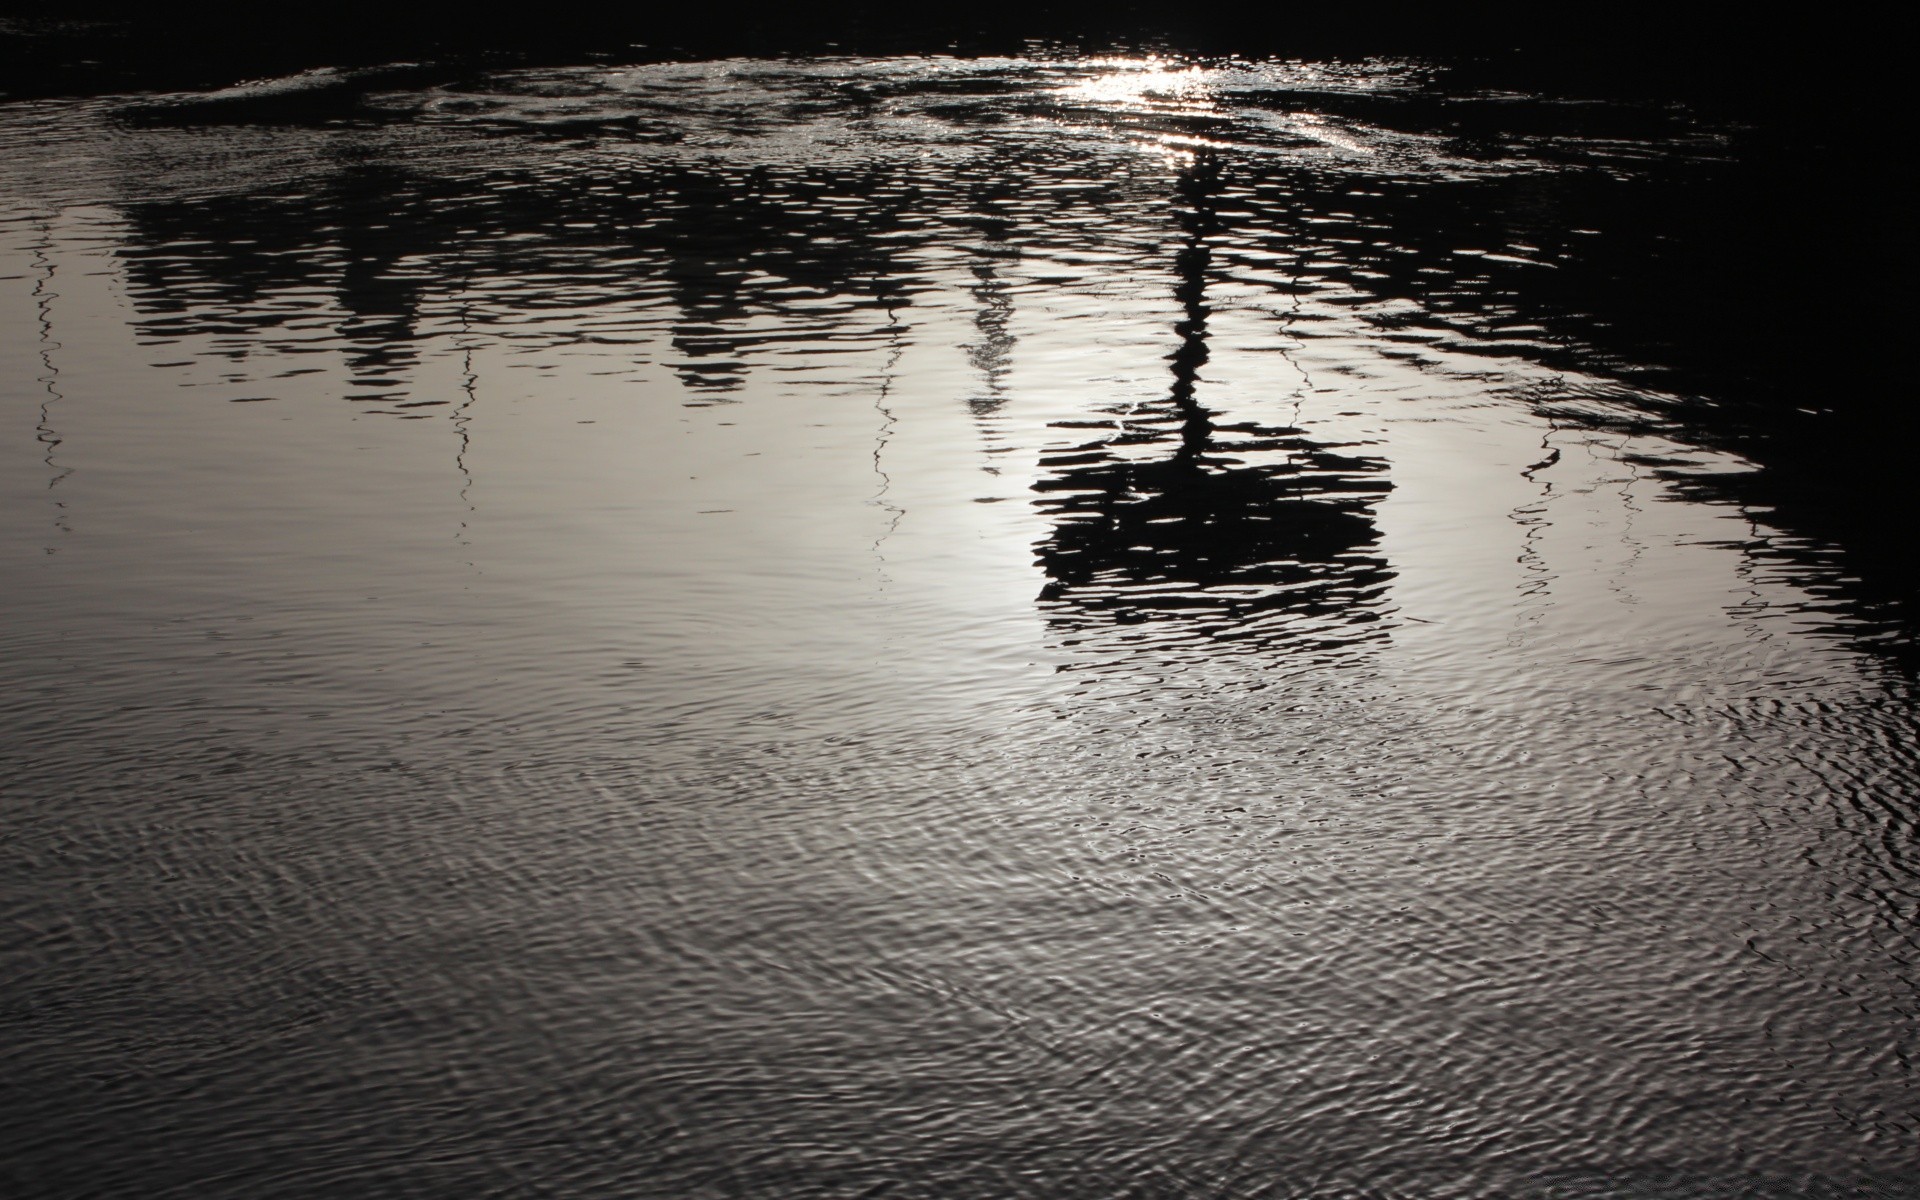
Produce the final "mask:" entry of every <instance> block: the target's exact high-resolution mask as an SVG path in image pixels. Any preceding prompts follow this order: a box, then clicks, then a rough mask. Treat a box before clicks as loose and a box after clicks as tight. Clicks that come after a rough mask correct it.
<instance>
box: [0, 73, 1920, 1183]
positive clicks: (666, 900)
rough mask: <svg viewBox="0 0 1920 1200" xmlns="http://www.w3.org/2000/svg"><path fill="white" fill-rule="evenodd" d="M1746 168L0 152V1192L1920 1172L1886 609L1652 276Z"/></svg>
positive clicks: (590, 142)
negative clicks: (1694, 206)
mask: <svg viewBox="0 0 1920 1200" xmlns="http://www.w3.org/2000/svg"><path fill="white" fill-rule="evenodd" d="M1747 136H1748V131H1745V130H1743V129H1742V127H1740V126H1739V125H1738V123H1737V122H1723V121H1719V120H1717V119H1712V118H1709V117H1706V116H1702V115H1699V114H1696V113H1694V112H1692V111H1690V110H1688V109H1686V108H1684V107H1681V106H1674V105H1657V104H1651V103H1641V104H1625V103H1618V104H1602V103H1588V102H1576V101H1575V100H1572V99H1568V98H1556V97H1552V96H1541V95H1531V94H1525V93H1511V92H1496V91H1487V90H1479V91H1454V92H1449V91H1447V90H1446V89H1445V85H1444V82H1443V81H1439V80H1438V77H1437V76H1435V75H1434V74H1433V73H1432V72H1431V71H1429V70H1428V69H1426V68H1425V67H1423V65H1422V64H1420V63H1415V62H1379V61H1376V62H1368V63H1361V64H1353V63H1348V64H1318V65H1316V64H1311V63H1289V62H1264V61H1187V60H1181V59H1174V58H1168V59H1153V58H1145V57H1115V58H1098V57H1087V56H1076V55H1068V54H1056V55H1048V54H1042V53H1036V54H1035V55H1034V56H1032V57H1026V58H1006V59H957V58H938V57H933V58H919V57H916V58H899V59H877V60H876V59H857V58H825V59H806V60H731V61H718V62H697V63H657V64H651V65H642V66H634V67H619V66H613V65H605V64H600V65H591V66H581V67H572V68H562V67H552V68H532V67H526V68H516V69H499V70H492V71H481V70H476V69H471V68H463V69H460V70H457V71H455V70H441V69H437V68H435V67H433V66H432V65H424V66H421V65H413V66H397V67H394V68H388V69H380V70H370V71H325V70H322V71H316V72H311V73H308V74H305V75H300V76H294V77H291V78H283V79H278V80H271V81H265V82H262V83H258V84H252V85H246V86H242V87H238V88H233V89H228V90H226V91H223V92H218V93H211V94H197V95H192V96H181V95H121V96H104V97H101V96H95V97H82V98H73V99H44V100H21V101H14V102H10V103H8V104H6V105H4V106H0V331H3V332H4V336H0V403H3V405H4V407H0V564H3V566H0V611H4V613H5V621H4V625H3V626H0V735H3V736H0V779H3V780H4V790H3V791H0V814H3V817H0V819H3V820H4V839H3V840H0V864H3V867H0V896H4V902H5V912H6V917H7V919H6V921H5V922H4V931H3V932H0V955H3V957H0V961H3V962H4V964H5V977H4V978H5V982H4V991H3V993H0V1001H4V1004H3V1006H0V1021H4V1028H5V1038H4V1042H3V1043H0V1067H3V1068H4V1071H3V1073H4V1077H5V1083H4V1085H0V1086H3V1087H4V1095H5V1100H4V1106H5V1116H6V1124H7V1137H6V1141H7V1149H6V1151H5V1152H4V1155H0V1181H4V1191H5V1194H6V1195H8V1196H10V1197H20V1198H22V1200H25V1198H28V1197H63V1198H64V1197H83V1196H85V1197H90V1196H102V1197H132V1196H140V1197H153V1198H158V1197H191V1198H195V1200H204V1198H214V1197H234V1198H242V1197H244V1198H246V1200H267V1198H271V1197H289V1198H304V1197H335V1196H339V1197H423V1198H439V1197H463V1198H464V1197H479V1196H502V1197H521V1196H526V1197H536V1196H550V1197H568V1198H570V1197H609V1198H625V1197H650V1198H651V1197H658V1198H661V1200H669V1198H671V1200H683V1198H684V1200H696V1198H699V1200H704V1198H712V1200H723V1198H725V1200H732V1198H753V1200H759V1198H767V1200H801V1198H806V1197H823V1198H824V1197H836V1198H848V1200H851V1198H854V1197H882V1196H884V1197H887V1198H889V1200H908V1198H923V1197H924V1198H927V1200H946V1198H961V1200H966V1198H973V1197H982V1198H999V1197H1009V1198H1011V1197H1034V1198H1038V1200H1053V1198H1061V1200H1080V1198H1087V1200H1093V1198H1100V1200H1111V1198H1119V1197H1139V1198H1142V1200H1158V1198H1173V1197H1193V1198H1203V1197H1204V1198H1210V1200H1238V1198H1243V1197H1245V1198H1251V1197H1302V1198H1305V1197H1314V1198H1320V1197H1329V1198H1333V1197H1356V1198H1358V1197H1370V1198H1371V1197H1377V1198H1387V1197H1392V1198H1402V1197H1404V1198H1410V1200H1445V1198H1455V1197H1458V1198H1474V1197H1507V1196H1512V1197H1580V1198H1585V1197H1713V1198H1719V1197H1803V1196H1817V1197H1842V1196H1845V1197H1894V1196H1920V1166H1917V1164H1920V1075H1917V1074H1916V1064H1915V1059H1916V1056H1917V1055H1920V948H1917V946H1916V935H1915V922H1916V917H1917V916H1920V850H1917V849H1916V846H1915V840H1914V839H1915V833H1916V820H1917V819H1920V800H1917V798H1920V751H1917V750H1916V743H1915V737H1914V734H1915V716H1916V696H1915V692H1914V687H1913V684H1912V675H1911V672H1910V670H1909V669H1908V668H1907V667H1906V666H1904V665H1903V664H1904V663H1906V662H1907V661H1908V660H1907V659H1906V658H1903V654H1905V652H1906V650H1907V649H1908V648H1910V647H1911V645H1912V618H1911V613H1910V612H1909V611H1908V610H1907V609H1906V608H1903V607H1902V606H1901V604H1900V603H1898V602H1897V599H1888V598H1887V597H1886V595H1885V594H1883V593H1882V592H1876V591H1875V590H1874V589H1873V587H1872V586H1871V584H1872V581H1871V580H1870V579H1867V578H1866V577H1865V576H1864V575H1863V574H1862V572H1861V570H1860V569H1859V567H1858V563H1857V562H1856V559H1859V558H1860V556H1859V555H1855V557H1853V558H1850V557H1849V553H1850V552H1849V547H1848V546H1846V545H1843V544H1839V543H1836V542H1835V541H1834V540H1833V539H1831V538H1828V537H1824V536H1823V535H1822V534H1821V533H1820V532H1819V531H1818V530H1813V529H1810V528H1809V527H1807V526H1805V525H1803V524H1796V523H1795V522H1794V521H1793V520H1791V519H1789V518H1788V517H1783V516H1781V515H1780V513H1779V511H1777V509H1778V508H1779V506H1778V505H1776V504H1775V503H1772V502H1770V500H1769V493H1768V492H1767V487H1768V481H1769V480H1772V479H1775V478H1777V477H1778V476H1779V475H1780V474H1781V468H1780V466H1779V464H1777V463H1770V462H1769V461H1768V460H1767V458H1766V451H1765V449H1764V445H1765V444H1764V443H1763V442H1760V441H1756V440H1754V439H1752V438H1748V437H1746V435H1745V433H1744V432H1743V430H1745V429H1746V428H1747V426H1748V425H1749V424H1751V422H1750V421H1749V420H1748V417H1747V416H1745V415H1743V414H1745V413H1747V412H1748V411H1749V409H1747V408H1742V407H1741V404H1742V403H1744V401H1742V400H1741V397H1750V396H1751V395H1752V394H1754V390H1755V388H1756V387H1760V386H1762V385H1764V383H1765V380H1764V379H1760V380H1758V382H1756V381H1755V379H1752V378H1748V377H1747V376H1743V375H1742V374H1741V372H1740V370H1739V369H1738V368H1737V367H1735V366H1728V365H1726V364H1725V363H1724V362H1718V361H1717V360H1710V359H1708V358H1702V357H1701V355H1700V354H1699V353H1697V352H1696V351H1697V340H1698V339H1697V338H1696V336H1695V331H1694V328H1693V327H1692V326H1690V325H1689V324H1688V323H1687V320H1686V317H1687V314H1688V313H1689V311H1691V309H1690V306H1693V307H1695V308H1698V309H1699V310H1700V311H1699V314H1698V315H1699V320H1700V321H1701V323H1702V325H1701V328H1707V327H1708V325H1710V323H1711V321H1712V320H1713V317H1712V314H1711V313H1709V312H1707V311H1706V308H1707V307H1708V306H1706V305H1696V304H1695V301H1694V300H1692V299H1691V298H1689V296H1688V295H1686V294H1679V295H1676V294H1674V292H1673V290H1672V289H1670V288H1666V287H1664V286H1662V287H1654V286H1651V285H1643V290H1644V293H1645V294H1644V296H1643V297H1640V298H1635V296H1634V295H1633V294H1631V288H1630V287H1629V286H1628V285H1627V284H1622V283H1621V282H1620V280H1621V279H1622V278H1626V277H1633V276H1634V272H1635V271H1637V270H1639V269H1641V268H1642V267H1646V268H1647V269H1654V268H1657V267H1659V265H1660V264H1661V263H1669V264H1671V262H1672V261H1673V259H1672V253H1676V251H1673V249H1672V244H1670V243H1674V239H1675V238H1676V237H1678V234H1677V233H1675V230H1676V229H1678V230H1680V231H1681V232H1684V230H1685V228H1691V227H1699V226H1711V225H1713V224H1714V222H1715V221H1716V220H1718V219H1719V218H1718V217H1716V216H1715V215H1714V214H1713V213H1706V214H1704V215H1700V216H1698V217H1697V219H1695V220H1693V221H1692V224H1691V225H1688V224H1686V223H1685V222H1683V223H1682V225H1680V226H1673V227H1671V228H1670V227H1668V226H1663V225H1661V224H1660V222H1659V221H1658V220H1656V219H1654V218H1653V217H1649V216H1648V215H1647V214H1648V212H1649V211H1654V210H1658V211H1660V212H1665V211H1669V210H1672V211H1678V210H1677V209H1674V207H1673V203H1672V198H1673V197H1675V196H1681V197H1685V196H1689V195H1700V194H1707V195H1715V196H1719V195H1723V194H1725V193H1726V192H1728V191H1729V190H1731V191H1733V192H1738V189H1739V178H1740V176H1739V172H1740V171H1741V170H1743V169H1744V166H1743V164H1744V163H1745V161H1746V160H1744V159H1743V158H1742V155H1743V153H1744V151H1743V146H1744V145H1745V143H1744V142H1743V140H1742V139H1743V138H1744V137H1747ZM1729 181H1731V182H1729ZM1714 188H1719V189H1721V191H1719V192H1715V191H1712V189H1714ZM1663 198H1664V199H1663ZM1662 205H1665V206H1666V207H1664V208H1662V207H1661V206H1662ZM1650 206H1651V207H1650ZM1734 207H1735V208H1737V207H1738V206H1737V205H1736V206H1734ZM1681 241H1684V239H1681ZM1683 251H1684V246H1683V247H1682V251H1679V252H1683ZM1663 255H1666V257H1664V258H1663V257H1662V256H1663ZM1685 266H1686V264H1685V262H1684V261H1682V262H1681V265H1680V267H1678V268H1672V270H1671V272H1670V274H1671V276H1672V277H1673V278H1675V279H1684V278H1686V271H1685ZM1662 269H1664V268H1662ZM1623 288H1625V289H1627V293H1626V294H1628V302H1625V303H1619V304H1616V305H1614V307H1613V308H1610V309H1609V308H1606V307H1604V305H1603V303H1602V301H1604V300H1605V298H1606V297H1608V296H1616V297H1617V296H1619V295H1621V294H1623V292H1622V289H1623ZM1595 297H1600V298H1601V299H1600V300H1596V299H1595ZM1663 306H1664V307H1663ZM1648 312H1652V313H1654V314H1655V315H1656V316H1658V317H1659V319H1658V320H1653V319H1651V318H1647V317H1646V314H1647V313H1648ZM1636 314H1638V318H1636ZM1636 319H1638V324H1636V323H1635V322H1636ZM1723 341H1724V339H1723ZM1759 374H1762V375H1763V374H1764V372H1760V373H1759ZM1795 403H1798V404H1803V405H1804V411H1805V412H1807V413H1811V414H1815V415H1819V414H1820V413H1822V412H1824V410H1823V409H1822V408H1821V401H1820V399H1819V398H1818V397H1813V398H1809V399H1806V400H1805V401H1796V402H1795ZM1786 408H1787V409H1793V406H1792V405H1787V406H1786ZM1793 411H1801V410H1799V409H1793ZM1827 415H1828V416H1831V415H1832V414H1827ZM1808 419H1809V420H1811V419H1813V418H1812V417H1808ZM1832 419H1834V420H1844V419H1846V416H1845V414H1844V413H1841V414H1840V415H1839V416H1837V417H1833V418H1832ZM1869 436H1871V435H1869ZM1756 446H1758V447H1761V449H1759V450H1756V449H1755V447H1756ZM1860 561H1865V560H1864V559H1860Z"/></svg>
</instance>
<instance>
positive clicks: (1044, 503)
mask: <svg viewBox="0 0 1920 1200" xmlns="http://www.w3.org/2000/svg"><path fill="white" fill-rule="evenodd" d="M1220 174H1221V167H1220V163H1219V160H1218V159H1217V158H1216V157H1215V156H1214V155H1212V154H1211V153H1207V152H1202V153H1200V154H1198V155H1196V156H1195V157H1194V159H1193V160H1192V162H1191V163H1190V164H1189V165H1188V167H1187V168H1186V169H1185V170H1183V171H1182V172H1181V174H1180V177H1179V179H1178V181H1177V185H1176V186H1177V192H1178V195H1179V198H1180V200H1181V207H1180V222H1181V225H1182V227H1183V230H1184V233H1185V241H1184V244H1183V245H1182V247H1181V249H1180V251H1179V253H1178V254H1177V255H1176V257H1175V270H1176V272H1177V275H1178V281H1177V283H1176V285H1175V288H1174V294H1175V296H1176V298H1177V299H1178V300H1179V301H1180V304H1181V307H1182V309H1183V314H1182V316H1181V319H1180V320H1179V322H1178V323H1177V324H1176V325H1175V326H1174V328H1175V330H1176V332H1177V333H1178V334H1179V337H1180V342H1179V346H1178V347H1177V348H1176V349H1175V350H1174V352H1173V354H1171V355H1170V356H1169V359H1170V362H1171V369H1172V373H1173V386H1172V388H1171V389H1170V390H1169V392H1168V394H1167V398H1166V400H1165V402H1164V403H1162V404H1160V405H1157V406H1156V407H1155V410H1153V411H1149V412H1148V413H1145V414H1132V415H1130V416H1129V417H1128V418H1127V419H1126V420H1125V421H1124V422H1123V423H1120V424H1119V431H1118V432H1117V433H1115V434H1113V435H1111V436H1108V437H1105V438H1102V439H1099V440H1095V441H1092V442H1087V443H1083V444H1081V445H1078V446H1075V447H1073V448H1071V449H1068V450H1065V451H1061V452H1055V453H1052V454H1050V455H1048V456H1046V457H1045V458H1043V459H1042V462H1041V469H1042V473H1043V478H1042V480H1041V481H1040V482H1039V483H1038V484H1036V485H1035V487H1036V490H1037V491H1039V492H1040V493H1041V499H1040V501H1039V504H1040V505H1041V507H1042V508H1043V509H1045V510H1046V511H1047V512H1048V513H1049V514H1051V516H1052V518H1053V521H1054V529H1053V533H1052V535H1051V536H1050V537H1049V538H1048V539H1047V541H1046V542H1045V543H1043V544H1042V545H1041V547H1040V550H1039V557H1040V563H1041V566H1042V567H1043V569H1044V570H1045V571H1046V574H1047V577H1048V582H1047V584H1046V588H1045V590H1044V592H1043V593H1042V602H1043V604H1044V605H1045V607H1046V609H1047V612H1048V614H1049V617H1050V619H1051V620H1052V621H1054V622H1055V623H1056V624H1058V625H1061V626H1065V627H1067V628H1069V629H1076V628H1079V629H1084V628H1086V627H1090V626H1093V625H1096V624H1100V623H1105V622H1120V623H1126V624H1132V623H1140V622H1147V621H1160V620H1176V621H1179V622H1182V624H1183V627H1184V628H1185V629H1186V630H1187V631H1189V632H1199V633H1201V634H1203V635H1204V636H1208V637H1215V638H1232V637H1245V636H1255V637H1259V638H1261V639H1277V638H1281V637H1287V636H1290V635H1292V636H1297V635H1298V634H1299V633H1300V632H1301V631H1302V630H1303V629H1306V628H1312V629H1314V630H1318V631H1319V633H1318V634H1317V635H1310V636H1317V637H1319V638H1321V639H1331V640H1335V641H1339V642H1351V641H1353V640H1354V639H1355V638H1356V637H1361V638H1365V637H1370V636H1376V635H1378V634H1379V633H1381V632H1384V628H1385V627H1384V626H1382V625H1379V624H1378V623H1377V621H1378V617H1379V615H1380V614H1379V611H1378V608H1377V606H1376V605H1375V603H1374V601H1376V600H1377V599H1378V598H1379V597H1381V595H1382V594H1383V593H1384V591H1385V587H1386V584H1387V582H1388V581H1389V580H1390V579H1391V578H1392V572H1391V571H1390V570H1389V568H1388V566H1387V563H1386V561H1385V560H1384V559H1382V558H1381V557H1380V556H1379V555H1378V554H1377V553H1375V552H1374V546H1375V544H1376V542H1377V541H1378V538H1379V534H1378V531H1377V530H1376V528H1375V527H1374V523H1373V517H1372V511H1371V510H1372V506H1373V505H1374V503H1375V502H1376V501H1377V500H1378V499H1379V497H1380V496H1381V495H1383V494H1384V493H1385V492H1386V491H1387V490H1388V488H1389V487H1390V486H1391V485H1390V484H1389V483H1388V481H1387V479H1386V477H1385V467H1386V464H1385V463H1383V462H1381V461H1378V460H1374V459H1367V458H1361V457H1356V456H1352V455H1345V454H1340V453H1337V452H1336V451H1335V450H1333V449H1330V448H1328V447H1326V446H1324V445H1320V444H1316V443H1315V442H1314V441H1313V440H1312V439H1310V438H1308V437H1307V436H1306V435H1305V433H1304V432H1303V431H1302V430H1300V429H1298V428H1294V427H1277V426H1265V425H1259V424H1254V423H1238V424H1229V425H1223V424H1219V423H1217V422H1216V421H1215V420H1214V415H1213V413H1212V412H1211V411H1210V410H1209V409H1208V408H1207V407H1206V406H1205V405H1203V404H1201V402H1200V400H1199V397H1198V394H1197V393H1198V390H1199V384H1200V369H1201V367H1202V366H1204V365H1205V363H1206V362H1207V358H1208V350H1207V319H1208V316H1209V314H1210V311H1211V310H1210V308H1209V306H1208V304H1207V295H1206V292H1207V276H1208V270H1209V267H1210V265H1211V261H1212V252H1213V251H1212V244H1211V243H1212V239H1213V238H1214V237H1215V235H1216V234H1217V233H1218V232H1219V231H1220V225H1221V222H1220V219H1219V216H1218V214H1217V213H1216V211H1215V208H1214V203H1213V198H1214V197H1215V196H1216V195H1217V194H1218V192H1219V191H1220ZM1169 444H1171V446H1172V453H1171V454H1164V448H1165V447H1167V446H1168V445H1169ZM1144 452H1159V453H1161V456H1160V457H1152V458H1148V457H1143V453H1144ZM1250 460H1252V461H1250ZM1272 617H1279V618H1282V620H1280V621H1274V620H1269V619H1266V618H1272ZM1301 618H1307V619H1308V620H1307V623H1306V624H1305V625H1303V624H1302V623H1301V620H1300V619H1301ZM1330 624H1331V625H1332V626H1334V627H1336V628H1337V632H1334V631H1333V630H1330V629H1329V625H1330Z"/></svg>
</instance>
